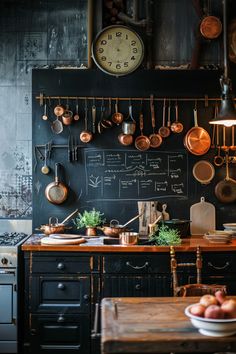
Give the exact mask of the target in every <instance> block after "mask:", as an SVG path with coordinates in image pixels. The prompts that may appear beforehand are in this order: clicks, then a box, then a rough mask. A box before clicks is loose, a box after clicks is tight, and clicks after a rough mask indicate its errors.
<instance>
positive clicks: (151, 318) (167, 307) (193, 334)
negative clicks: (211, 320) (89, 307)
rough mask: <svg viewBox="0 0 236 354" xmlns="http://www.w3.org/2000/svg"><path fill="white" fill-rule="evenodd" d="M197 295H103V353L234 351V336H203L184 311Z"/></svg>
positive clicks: (235, 348)
mask: <svg viewBox="0 0 236 354" xmlns="http://www.w3.org/2000/svg"><path fill="white" fill-rule="evenodd" d="M198 301H199V297H186V298H182V297H179V298H178V297H159V298H158V297H155V298H104V299H103V300H102V328H101V336H102V337H101V344H102V353H103V354H118V353H122V354H130V353H132V354H134V353H135V354H143V353H156V354H157V353H171V352H175V353H204V352H206V353H214V352H222V351H223V352H226V351H229V352H236V335H234V336H231V337H209V336H204V335H202V334H200V333H199V332H198V330H197V329H196V328H194V327H193V326H192V324H191V322H190V320H189V318H187V317H186V316H185V314H184V309H185V307H187V306H188V305H189V304H192V303H196V302H198Z"/></svg>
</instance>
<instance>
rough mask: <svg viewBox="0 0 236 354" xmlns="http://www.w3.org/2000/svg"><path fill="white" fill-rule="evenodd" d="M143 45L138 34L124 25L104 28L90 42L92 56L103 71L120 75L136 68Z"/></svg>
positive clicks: (140, 61)
mask: <svg viewBox="0 0 236 354" xmlns="http://www.w3.org/2000/svg"><path fill="white" fill-rule="evenodd" d="M143 56H144V45H143V41H142V39H141V38H140V36H139V35H138V34H137V33H136V32H135V31H134V30H133V29H131V28H128V27H126V26H116V25H114V26H109V27H106V28H104V29H103V30H102V31H101V32H100V33H99V34H98V35H97V37H96V38H95V40H94V42H93V44H92V57H93V60H94V61H95V63H96V65H97V66H98V67H99V68H100V69H101V70H102V71H104V72H105V73H107V74H110V75H114V76H122V75H126V74H129V73H131V72H133V71H134V70H136V69H137V68H138V67H139V66H140V64H141V63H142V61H143Z"/></svg>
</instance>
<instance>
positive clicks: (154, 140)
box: [149, 95, 162, 148]
mask: <svg viewBox="0 0 236 354" xmlns="http://www.w3.org/2000/svg"><path fill="white" fill-rule="evenodd" d="M150 110H151V120H152V134H150V135H149V140H150V146H151V147H152V148H158V147H159V146H160V145H161V144H162V137H161V136H160V134H158V133H155V128H156V122H155V111H154V102H153V95H151V96H150Z"/></svg>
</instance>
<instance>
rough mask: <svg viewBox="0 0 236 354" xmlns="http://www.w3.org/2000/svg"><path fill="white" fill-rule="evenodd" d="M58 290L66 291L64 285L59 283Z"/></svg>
mask: <svg viewBox="0 0 236 354" xmlns="http://www.w3.org/2000/svg"><path fill="white" fill-rule="evenodd" d="M57 289H60V290H64V289H65V285H64V284H63V283H59V284H58V285H57Z"/></svg>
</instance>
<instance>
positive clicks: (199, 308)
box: [190, 304, 206, 317]
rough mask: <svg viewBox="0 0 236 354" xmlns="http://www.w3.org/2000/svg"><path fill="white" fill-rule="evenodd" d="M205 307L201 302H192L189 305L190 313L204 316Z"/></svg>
mask: <svg viewBox="0 0 236 354" xmlns="http://www.w3.org/2000/svg"><path fill="white" fill-rule="evenodd" d="M205 310H206V307H205V306H203V305H202V304H194V305H193V306H191V307H190V313H191V314H192V315H194V316H199V317H204V312H205Z"/></svg>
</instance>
